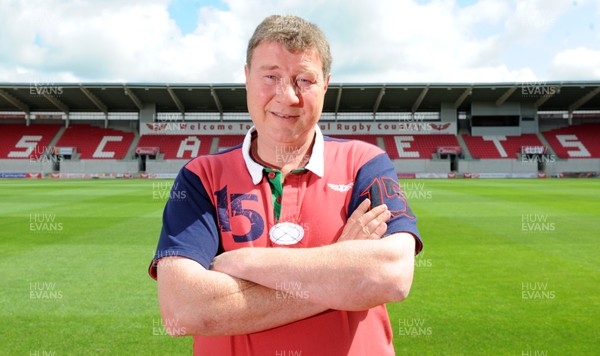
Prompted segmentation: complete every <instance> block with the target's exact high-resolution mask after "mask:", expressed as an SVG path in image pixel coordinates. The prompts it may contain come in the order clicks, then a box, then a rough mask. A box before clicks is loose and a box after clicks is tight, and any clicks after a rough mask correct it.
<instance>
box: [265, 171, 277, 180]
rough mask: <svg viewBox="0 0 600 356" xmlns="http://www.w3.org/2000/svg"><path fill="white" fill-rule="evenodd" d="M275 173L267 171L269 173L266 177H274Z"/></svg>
mask: <svg viewBox="0 0 600 356" xmlns="http://www.w3.org/2000/svg"><path fill="white" fill-rule="evenodd" d="M276 176H277V175H276V174H275V172H269V174H267V177H269V179H275V177H276Z"/></svg>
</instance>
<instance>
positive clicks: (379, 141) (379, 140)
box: [377, 136, 385, 151]
mask: <svg viewBox="0 0 600 356" xmlns="http://www.w3.org/2000/svg"><path fill="white" fill-rule="evenodd" d="M377 146H379V148H381V149H382V150H384V151H385V141H384V140H383V137H381V136H377Z"/></svg>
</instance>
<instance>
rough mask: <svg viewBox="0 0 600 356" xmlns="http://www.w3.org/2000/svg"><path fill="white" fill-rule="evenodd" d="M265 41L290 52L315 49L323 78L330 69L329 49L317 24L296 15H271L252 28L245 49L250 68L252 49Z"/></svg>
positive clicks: (247, 63)
mask: <svg viewBox="0 0 600 356" xmlns="http://www.w3.org/2000/svg"><path fill="white" fill-rule="evenodd" d="M265 41H274V42H278V43H280V44H282V45H283V46H285V48H286V49H287V50H288V51H290V52H297V51H304V50H308V49H315V50H316V51H317V53H318V54H319V55H320V56H321V61H322V62H323V75H324V79H325V78H327V76H328V75H329V72H330V71H331V61H332V59H331V51H330V49H329V42H328V41H327V38H326V37H325V34H324V33H323V31H321V29H320V28H319V27H317V25H315V24H313V23H310V22H308V21H306V20H304V19H303V18H300V17H298V16H281V15H272V16H269V17H267V18H265V19H264V20H263V21H262V22H261V23H260V24H259V25H258V26H257V27H256V30H254V34H253V35H252V37H251V38H250V41H249V42H248V49H247V50H246V65H247V66H248V68H250V62H251V61H252V54H253V53H254V49H255V48H256V47H257V46H258V45H259V44H261V43H262V42H265Z"/></svg>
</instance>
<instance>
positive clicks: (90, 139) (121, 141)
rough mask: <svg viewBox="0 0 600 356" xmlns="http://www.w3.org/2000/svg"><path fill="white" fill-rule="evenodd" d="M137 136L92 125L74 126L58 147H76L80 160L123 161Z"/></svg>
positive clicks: (61, 139) (67, 131)
mask: <svg viewBox="0 0 600 356" xmlns="http://www.w3.org/2000/svg"><path fill="white" fill-rule="evenodd" d="M134 136H135V134H134V133H133V132H124V131H120V130H115V129H105V128H101V127H96V126H91V125H83V124H82V125H73V126H71V127H69V128H67V129H66V130H65V132H64V133H63V135H62V136H61V137H60V139H59V140H58V142H57V143H56V146H57V147H74V148H75V151H76V152H77V153H79V159H123V158H125V156H126V154H127V150H128V149H129V147H130V146H131V143H132V142H133V138H134Z"/></svg>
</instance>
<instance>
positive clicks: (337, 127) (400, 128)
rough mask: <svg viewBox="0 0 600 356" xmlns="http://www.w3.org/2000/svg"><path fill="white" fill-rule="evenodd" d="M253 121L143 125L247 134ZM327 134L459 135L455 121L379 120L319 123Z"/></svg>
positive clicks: (158, 130)
mask: <svg viewBox="0 0 600 356" xmlns="http://www.w3.org/2000/svg"><path fill="white" fill-rule="evenodd" d="M250 127H252V123H251V122H154V123H145V124H142V125H141V127H140V134H142V135H151V134H155V135H156V134H159V135H244V134H245V133H246V132H247V131H248V130H249V129H250ZM319 127H320V128H321V131H322V132H323V134H324V135H441V134H444V135H456V133H457V125H456V123H455V122H439V121H438V122H429V121H400V122H399V121H377V122H375V121H374V122H356V121H336V122H319Z"/></svg>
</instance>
